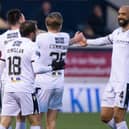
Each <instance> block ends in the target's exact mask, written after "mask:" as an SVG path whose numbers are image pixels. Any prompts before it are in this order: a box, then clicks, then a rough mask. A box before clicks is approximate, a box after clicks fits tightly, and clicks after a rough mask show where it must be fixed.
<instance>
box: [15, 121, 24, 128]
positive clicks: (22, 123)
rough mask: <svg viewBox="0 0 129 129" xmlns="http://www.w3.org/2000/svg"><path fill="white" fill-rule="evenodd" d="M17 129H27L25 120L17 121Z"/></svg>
mask: <svg viewBox="0 0 129 129" xmlns="http://www.w3.org/2000/svg"><path fill="white" fill-rule="evenodd" d="M15 129H26V123H25V122H16V128H15Z"/></svg>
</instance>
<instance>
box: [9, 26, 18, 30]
mask: <svg viewBox="0 0 129 129" xmlns="http://www.w3.org/2000/svg"><path fill="white" fill-rule="evenodd" d="M19 27H20V26H19V25H14V26H11V27H10V29H11V30H16V29H19Z"/></svg>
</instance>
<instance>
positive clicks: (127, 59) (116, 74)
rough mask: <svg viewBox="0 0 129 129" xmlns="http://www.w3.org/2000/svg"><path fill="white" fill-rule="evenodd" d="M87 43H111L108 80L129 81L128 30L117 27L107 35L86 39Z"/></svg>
mask: <svg viewBox="0 0 129 129" xmlns="http://www.w3.org/2000/svg"><path fill="white" fill-rule="evenodd" d="M87 43H88V44H89V45H97V44H98V45H106V44H113V51H112V64H111V73H110V79H109V81H114V82H122V83H123V82H124V83H129V70H128V68H129V30H128V31H125V32H124V31H123V30H122V28H118V29H116V30H114V31H113V33H112V34H110V35H109V36H106V37H103V38H98V39H93V40H87Z"/></svg>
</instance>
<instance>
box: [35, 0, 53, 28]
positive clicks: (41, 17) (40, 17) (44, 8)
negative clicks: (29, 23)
mask: <svg viewBox="0 0 129 129" xmlns="http://www.w3.org/2000/svg"><path fill="white" fill-rule="evenodd" d="M51 11H52V5H51V3H50V2H49V1H48V0H45V1H43V2H42V4H41V9H40V11H39V12H38V13H37V14H36V17H35V20H37V24H38V27H39V28H40V29H42V30H46V27H45V23H44V21H45V18H46V16H47V15H48V14H49V13H50V12H51Z"/></svg>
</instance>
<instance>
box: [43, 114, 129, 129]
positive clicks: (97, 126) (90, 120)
mask: <svg viewBox="0 0 129 129" xmlns="http://www.w3.org/2000/svg"><path fill="white" fill-rule="evenodd" d="M126 120H127V123H128V127H129V114H127V115H126ZM44 121H45V120H43V123H44ZM57 129H110V128H109V127H107V126H106V125H105V124H103V123H102V122H101V121H100V116H99V113H72V114H71V113H60V114H59V115H58V121H57Z"/></svg>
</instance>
